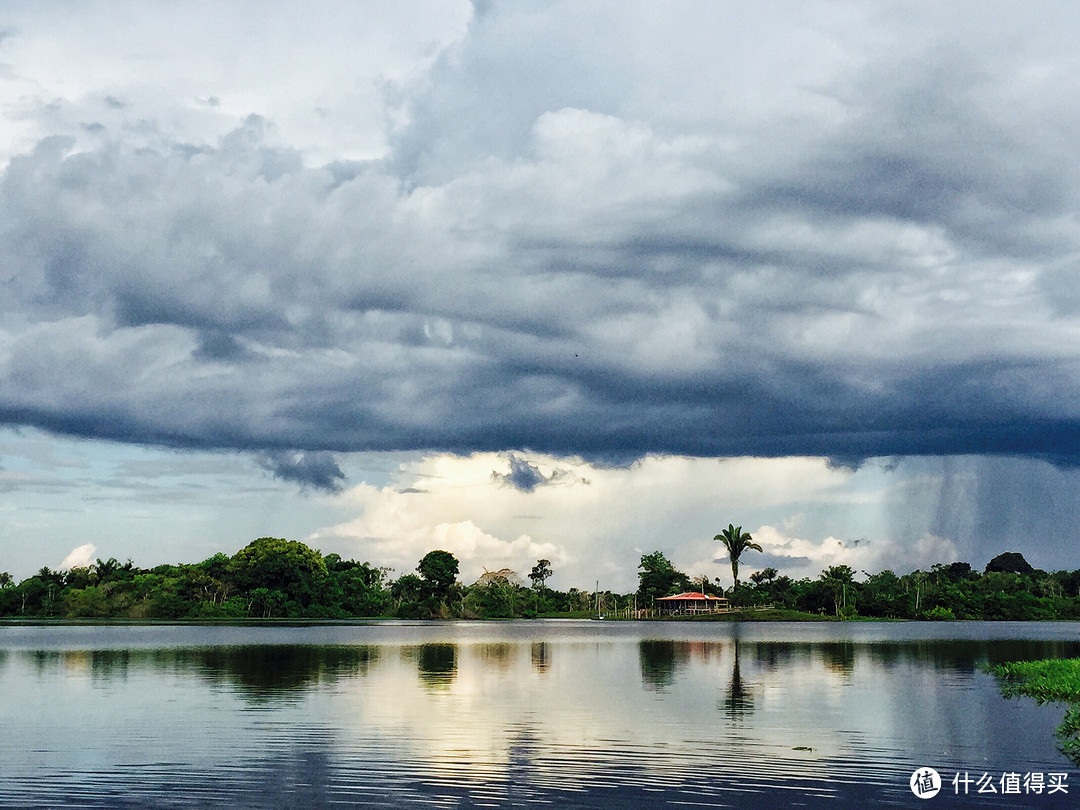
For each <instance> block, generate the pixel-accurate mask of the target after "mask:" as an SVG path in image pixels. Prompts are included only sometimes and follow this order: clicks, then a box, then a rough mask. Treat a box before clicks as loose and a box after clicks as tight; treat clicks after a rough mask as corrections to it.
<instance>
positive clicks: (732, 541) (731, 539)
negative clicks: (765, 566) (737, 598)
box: [713, 523, 761, 596]
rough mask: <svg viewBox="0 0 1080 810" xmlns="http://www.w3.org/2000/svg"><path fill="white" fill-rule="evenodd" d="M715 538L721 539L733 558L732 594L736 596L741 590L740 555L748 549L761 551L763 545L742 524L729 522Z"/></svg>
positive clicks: (731, 558)
mask: <svg viewBox="0 0 1080 810" xmlns="http://www.w3.org/2000/svg"><path fill="white" fill-rule="evenodd" d="M713 540H719V541H720V542H721V543H723V544H724V548H726V549H727V553H728V557H729V558H730V560H731V578H732V579H733V580H734V582H735V584H734V585H733V586H732V596H734V595H735V594H736V593H737V592H738V590H739V557H741V556H742V553H743V552H744V551H746V550H747V549H753V550H754V551H761V546H759V545H758V544H757V543H755V542H754V538H753V537H751V536H750V534H749V533H748V532H744V531H743V530H742V526H736V525H734V524H732V523H729V524H728V527H727V528H726V529H724V530H723V531H721V532H720V534H718V535H716V537H714V538H713Z"/></svg>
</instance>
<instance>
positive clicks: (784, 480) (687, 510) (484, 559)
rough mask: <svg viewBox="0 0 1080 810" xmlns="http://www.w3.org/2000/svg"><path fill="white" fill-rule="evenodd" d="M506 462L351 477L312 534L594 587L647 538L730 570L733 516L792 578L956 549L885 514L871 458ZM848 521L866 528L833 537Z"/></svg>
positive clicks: (649, 543)
mask: <svg viewBox="0 0 1080 810" xmlns="http://www.w3.org/2000/svg"><path fill="white" fill-rule="evenodd" d="M506 463H507V459H506V458H505V457H504V456H499V455H496V454H491V453H482V454H475V455H472V456H447V455H437V456H430V457H427V458H424V459H420V460H416V461H412V462H409V463H407V464H403V465H402V466H401V468H400V469H399V470H398V471H397V472H396V473H395V474H394V475H393V476H392V477H391V479H390V480H389V481H387V483H386V484H384V485H382V486H373V485H370V484H360V485H358V486H355V487H352V488H350V489H348V490H346V491H344V492H343V493H342V494H341V495H339V496H338V500H339V502H340V506H341V508H342V509H344V510H346V511H353V512H355V513H356V517H355V518H353V519H352V520H349V521H346V522H344V523H339V524H336V525H332V526H328V527H326V528H324V529H320V530H319V531H317V532H315V533H314V534H313V535H312V536H311V537H310V538H309V540H310V541H311V542H312V543H313V544H315V545H317V546H318V547H320V548H322V549H323V551H324V552H329V551H330V550H334V551H337V552H338V553H341V554H343V555H347V556H352V557H356V558H358V559H366V560H370V561H372V562H377V563H378V564H386V565H390V566H393V567H394V568H395V569H396V570H397V571H398V572H399V573H400V572H407V571H410V570H412V569H413V568H414V567H415V566H416V563H417V561H419V559H420V558H421V557H422V556H423V555H424V554H426V553H427V552H428V551H431V550H432V549H435V548H442V549H444V550H447V551H450V552H451V553H453V554H454V555H455V556H457V557H458V559H459V560H460V561H461V567H462V576H463V578H465V579H469V578H470V577H472V578H475V577H477V576H479V575H480V574H481V573H482V572H483V570H484V569H487V570H497V569H500V568H504V567H505V568H511V569H513V570H515V571H518V572H519V574H523V573H525V572H527V571H528V570H529V569H530V568H531V567H532V566H533V565H534V564H535V562H536V560H538V559H541V558H546V559H548V560H550V561H551V563H552V568H553V569H554V571H555V576H554V577H553V584H554V585H555V586H556V587H561V588H567V587H590V588H591V587H592V586H593V585H594V584H595V582H596V581H597V580H599V581H600V582H601V584H602V585H603V586H604V587H610V588H615V589H619V590H623V591H626V590H632V589H633V588H635V587H636V583H637V579H636V577H637V564H638V561H639V560H640V558H641V556H642V555H643V554H647V553H651V552H652V551H655V550H660V551H663V552H664V553H665V554H666V555H667V556H668V557H669V559H671V560H672V562H673V563H675V565H676V566H677V567H679V568H680V569H681V570H684V571H686V572H687V573H688V574H690V575H691V576H699V575H706V576H708V577H709V578H710V579H712V578H713V577H717V576H719V577H721V578H722V579H723V578H725V577H727V578H730V571H729V566H728V562H727V560H726V558H725V557H724V556H723V555H722V553H721V549H720V546H719V544H718V543H717V542H715V541H714V540H713V537H714V535H715V534H716V533H717V532H718V531H719V530H720V528H721V527H723V526H726V525H727V524H728V523H729V522H732V521H733V520H734V521H736V522H741V523H742V524H743V525H744V526H746V527H748V528H749V527H752V526H760V527H761V528H759V529H758V530H757V531H753V530H752V529H751V531H752V533H753V535H754V537H755V539H756V540H757V541H758V542H759V543H761V544H762V546H763V548H764V549H765V552H766V553H765V554H764V555H758V554H756V553H748V555H747V556H746V558H745V559H744V560H743V566H744V568H746V570H747V571H748V572H749V571H752V570H757V569H758V568H759V567H765V566H766V565H773V566H774V567H776V568H778V569H780V570H781V572H782V573H785V574H787V575H789V576H813V577H816V576H817V575H818V574H819V573H820V572H821V570H822V569H823V568H825V567H828V566H829V565H837V564H841V563H843V564H848V565H851V566H852V567H854V568H856V569H857V570H864V569H866V570H878V569H880V568H884V567H892V568H896V569H898V570H911V569H913V568H915V567H919V566H924V567H925V566H927V565H929V564H932V563H934V562H952V561H954V560H955V559H959V557H957V549H956V548H955V546H954V545H953V544H952V541H950V540H946V539H941V538H934V537H932V536H931V535H930V533H929V531H926V530H922V529H921V528H920V529H919V534H916V535H914V536H909V535H908V534H905V533H904V530H903V528H902V527H900V528H899V531H898V527H896V526H893V525H891V524H890V523H889V521H888V520H887V517H888V513H889V510H890V509H891V508H892V507H893V505H894V504H895V503H896V502H897V500H898V499H899V498H902V497H903V495H904V493H903V492H902V491H901V492H898V491H897V490H896V488H895V486H890V485H889V483H888V482H887V481H886V480H885V476H886V474H885V473H883V472H882V471H881V470H880V469H876V468H872V467H871V466H870V465H868V467H867V468H866V469H863V470H861V471H859V472H852V471H850V470H841V469H836V468H834V467H830V466H829V465H828V463H827V462H826V461H825V460H824V459H727V460H724V461H717V460H710V459H694V458H682V457H656V456H651V457H648V458H645V459H642V460H640V461H638V462H635V463H633V464H631V465H628V466H623V467H612V466H604V465H596V464H593V463H590V462H588V461H584V460H582V459H573V458H553V457H547V456H540V455H536V456H533V458H532V460H531V461H530V462H529V466H531V467H532V468H534V470H535V472H534V473H533V476H540V477H546V476H548V475H550V473H548V472H547V471H549V470H555V469H558V470H562V471H564V474H565V476H564V478H563V479H562V481H561V483H560V485H559V486H538V487H535V488H534V489H532V490H526V489H522V488H519V487H513V486H507V485H506V484H505V483H504V482H503V481H501V480H499V479H498V478H493V477H492V475H491V472H490V471H491V469H492V467H493V466H502V465H505V464H506ZM504 468H505V467H504ZM421 482H422V486H417V484H420V483H421ZM815 510H816V512H815ZM778 514H779V515H782V516H784V521H783V522H782V523H780V524H778V527H776V528H774V526H773V525H771V524H766V523H763V522H762V521H761V520H760V518H761V517H762V516H764V515H769V516H772V517H773V518H775V516H776V515H778ZM926 521H929V518H927V519H926ZM851 523H855V524H857V525H859V526H860V527H861V528H863V529H864V530H865V531H867V532H868V534H867V535H866V537H867V539H858V538H856V539H854V540H842V539H838V537H837V533H838V530H841V529H843V528H844V527H845V526H847V525H849V524H851ZM830 528H831V529H832V530H833V533H831V534H830V533H829V529H830ZM470 581H471V580H470Z"/></svg>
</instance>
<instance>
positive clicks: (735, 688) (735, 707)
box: [724, 638, 754, 719]
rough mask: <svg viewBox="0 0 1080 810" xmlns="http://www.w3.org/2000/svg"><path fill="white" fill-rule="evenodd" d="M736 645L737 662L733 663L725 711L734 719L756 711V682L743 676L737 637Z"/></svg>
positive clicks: (725, 698) (725, 697)
mask: <svg viewBox="0 0 1080 810" xmlns="http://www.w3.org/2000/svg"><path fill="white" fill-rule="evenodd" d="M734 647H735V663H734V664H732V667H731V682H730V683H729V684H728V688H727V693H726V694H725V695H724V711H725V712H726V713H727V715H728V716H729V717H731V718H732V719H734V718H736V717H742V716H743V715H746V714H750V713H751V712H753V711H754V693H753V686H754V684H752V683H747V682H745V681H744V680H743V678H742V671H741V670H740V669H739V639H737V638H736V639H735V640H734Z"/></svg>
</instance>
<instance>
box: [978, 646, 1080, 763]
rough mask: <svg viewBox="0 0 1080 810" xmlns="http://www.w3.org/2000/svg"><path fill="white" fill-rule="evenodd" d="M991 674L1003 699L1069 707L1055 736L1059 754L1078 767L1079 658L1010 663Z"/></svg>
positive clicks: (1079, 749) (1000, 666)
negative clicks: (1019, 698)
mask: <svg viewBox="0 0 1080 810" xmlns="http://www.w3.org/2000/svg"><path fill="white" fill-rule="evenodd" d="M990 671H991V672H992V673H993V674H994V675H996V676H997V677H998V678H999V679H1001V681H1002V685H1001V691H1002V694H1004V695H1005V696H1006V697H1016V696H1018V695H1026V696H1027V697H1031V698H1034V699H1035V700H1036V701H1037V702H1038V703H1066V704H1068V705H1069V708H1068V710H1067V711H1066V712H1065V719H1064V720H1062V722H1061V725H1059V726H1058V727H1057V732H1056V733H1057V737H1058V743H1059V746H1060V748H1061V752H1062V753H1063V754H1064V755H1065V756H1067V757H1068V758H1069V760H1070V761H1071V762H1072V763H1073V764H1075V765H1080V658H1055V659H1048V660H1042V661H1011V662H1009V663H1006V664H998V665H997V666H996V667H994V668H993V669H991V670H990Z"/></svg>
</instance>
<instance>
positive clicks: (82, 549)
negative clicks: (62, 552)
mask: <svg viewBox="0 0 1080 810" xmlns="http://www.w3.org/2000/svg"><path fill="white" fill-rule="evenodd" d="M95 551H97V546H95V545H94V544H93V543H85V544H83V545H81V546H76V547H75V548H73V549H72V550H71V553H69V554H68V555H67V556H66V557H64V560H63V562H61V563H60V570H61V571H70V570H71V569H72V568H86V567H87V566H89V565H90V564H91V563H92V562H93V561H94V552H95Z"/></svg>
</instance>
